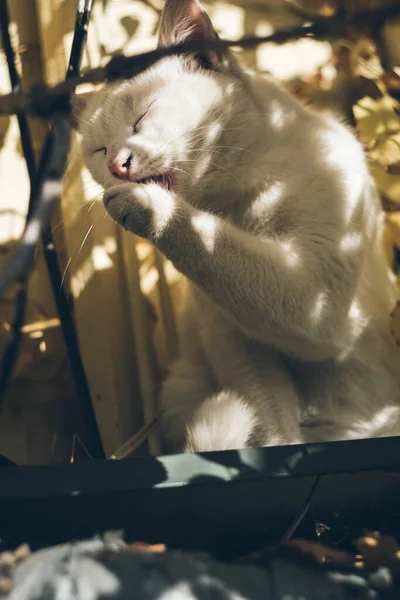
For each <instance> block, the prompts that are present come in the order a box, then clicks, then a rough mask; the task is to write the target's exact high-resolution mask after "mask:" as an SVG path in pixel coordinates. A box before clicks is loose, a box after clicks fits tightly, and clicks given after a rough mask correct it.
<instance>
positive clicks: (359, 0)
mask: <svg viewBox="0 0 400 600" xmlns="http://www.w3.org/2000/svg"><path fill="white" fill-rule="evenodd" d="M396 2H398V0H345V2H344V4H345V7H346V12H347V14H348V16H352V15H355V14H357V13H359V12H364V11H369V10H377V9H379V8H384V7H385V6H390V5H391V4H396Z"/></svg>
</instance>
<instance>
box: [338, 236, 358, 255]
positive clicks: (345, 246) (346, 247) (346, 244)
mask: <svg viewBox="0 0 400 600" xmlns="http://www.w3.org/2000/svg"><path fill="white" fill-rule="evenodd" d="M361 242H362V237H361V234H360V233H358V232H353V233H347V234H346V235H345V236H343V238H342V240H341V242H340V244H339V247H340V249H341V250H342V252H354V251H355V250H358V249H359V248H360V246H361Z"/></svg>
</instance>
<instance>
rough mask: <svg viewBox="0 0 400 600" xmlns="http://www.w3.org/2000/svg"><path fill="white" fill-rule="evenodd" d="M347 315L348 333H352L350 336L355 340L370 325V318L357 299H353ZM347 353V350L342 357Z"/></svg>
mask: <svg viewBox="0 0 400 600" xmlns="http://www.w3.org/2000/svg"><path fill="white" fill-rule="evenodd" d="M347 316H348V320H347V325H348V333H349V334H350V338H351V339H352V340H353V341H354V340H356V339H357V338H358V337H359V336H360V335H361V334H362V332H363V331H364V329H365V327H366V326H367V325H368V322H369V318H368V317H367V316H366V315H365V313H364V311H363V310H362V309H361V307H360V304H359V302H358V301H357V300H353V302H352V304H351V306H350V310H349V312H348V315H347ZM346 354H347V351H346V353H345V354H343V357H341V358H345V357H346Z"/></svg>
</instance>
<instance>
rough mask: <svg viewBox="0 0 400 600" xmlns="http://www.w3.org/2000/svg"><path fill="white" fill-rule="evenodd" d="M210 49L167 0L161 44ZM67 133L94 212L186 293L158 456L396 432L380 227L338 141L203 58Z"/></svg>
mask: <svg viewBox="0 0 400 600" xmlns="http://www.w3.org/2000/svg"><path fill="white" fill-rule="evenodd" d="M215 37H217V36H216V33H215V31H214V30H213V28H212V25H211V22H210V20H209V18H208V17H207V15H206V14H205V12H204V11H203V9H202V7H201V6H200V4H199V3H198V2H197V0H167V2H166V5H165V9H164V13H163V17H162V24H161V33H160V44H162V45H170V44H174V43H179V42H183V41H186V40H189V39H208V38H215ZM80 129H81V133H82V136H83V140H82V148H83V154H84V159H85V161H86V164H87V165H88V167H89V169H90V171H91V173H92V174H93V176H94V178H95V179H96V180H97V181H98V182H99V183H101V184H102V185H103V186H104V188H105V190H106V191H105V194H104V204H105V206H106V208H107V211H108V212H109V214H110V215H111V216H112V218H113V219H115V221H116V222H117V223H119V224H120V225H121V226H123V227H124V228H125V229H127V230H129V231H132V232H134V233H136V234H138V235H139V236H142V237H143V238H146V239H147V240H150V241H151V242H152V243H153V244H154V245H155V246H157V248H158V249H159V250H160V251H161V252H163V253H164V255H165V256H166V257H167V258H168V259H169V260H171V261H172V262H173V264H174V265H175V267H176V268H177V269H178V270H179V271H180V272H181V273H183V274H184V275H185V276H186V277H187V278H188V280H189V282H190V293H189V296H188V299H187V303H186V309H185V311H184V314H183V315H182V319H181V323H180V357H179V358H178V360H177V361H176V362H175V364H174V365H173V366H172V368H171V371H170V374H169V377H168V378H167V381H166V382H165V384H164V387H163V390H162V394H161V410H162V422H163V427H164V432H165V436H166V440H167V443H168V444H167V448H168V449H169V450H181V449H185V450H186V451H207V450H220V449H229V448H242V447H246V446H250V445H253V446H254V445H259V446H266V445H275V444H293V443H297V442H302V441H308V442H309V441H321V440H339V439H350V438H360V437H373V436H381V435H397V434H399V433H400V418H399V417H400V393H399V367H398V364H397V363H398V356H397V353H396V346H395V344H394V342H393V340H392V337H391V335H390V332H389V328H390V319H389V313H390V311H391V309H392V307H393V305H394V303H395V300H396V288H395V284H394V280H393V277H392V275H391V274H390V270H389V268H388V266H387V264H386V261H385V258H384V256H383V252H382V249H381V234H382V221H383V214H382V212H381V208H380V203H379V199H378V197H377V193H376V191H375V188H374V185H373V183H372V181H371V177H370V175H369V173H368V168H367V163H366V160H365V157H364V153H363V149H362V147H361V145H360V144H359V143H358V142H357V141H356V139H355V137H354V136H353V135H352V134H351V133H350V132H349V131H348V130H347V129H346V128H345V127H344V126H342V125H341V124H339V123H338V122H336V121H335V120H334V119H333V118H332V117H329V116H326V115H322V114H318V113H314V112H312V111H310V110H309V109H308V108H305V107H304V106H302V105H300V104H299V103H298V102H297V101H296V100H295V99H293V98H292V97H290V96H289V95H288V94H286V93H285V92H283V91H282V90H281V89H279V88H278V87H277V86H276V85H275V84H274V83H272V82H270V81H267V80H266V79H265V78H261V77H259V76H256V75H254V74H252V73H247V72H245V71H244V70H241V69H240V68H239V66H238V65H237V63H236V61H235V60H234V58H233V56H232V55H231V54H224V55H220V54H219V53H216V52H213V53H208V54H205V55H204V56H196V57H188V56H185V57H171V58H165V59H163V60H161V61H160V62H158V63H157V64H155V65H154V66H152V67H151V68H149V69H148V70H147V71H145V72H144V73H143V74H141V75H140V76H138V77H135V78H133V79H132V80H129V81H125V82H123V83H118V84H116V85H113V86H112V87H107V88H105V89H104V90H102V91H100V92H98V93H96V94H95V97H94V98H93V99H92V100H91V102H90V103H89V105H88V106H87V107H86V109H85V112H84V114H83V117H82V120H81V125H80Z"/></svg>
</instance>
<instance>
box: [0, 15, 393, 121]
mask: <svg viewBox="0 0 400 600" xmlns="http://www.w3.org/2000/svg"><path fill="white" fill-rule="evenodd" d="M399 15H400V5H399V4H396V5H394V6H390V7H386V8H384V9H381V10H377V11H375V12H363V13H359V14H357V15H355V16H352V17H351V18H349V19H343V18H341V17H332V18H327V19H324V20H323V21H318V22H315V23H312V24H311V25H302V26H298V27H295V28H292V29H284V30H281V31H277V32H275V33H273V34H272V35H266V36H261V37H260V36H249V37H243V38H242V39H240V40H207V41H202V40H196V41H190V42H186V43H184V44H179V45H177V46H171V47H169V48H157V49H156V50H152V51H150V52H144V53H142V54H137V55H134V56H115V57H114V58H112V59H111V60H110V62H109V63H108V64H107V65H105V66H104V67H97V68H95V69H91V70H90V71H88V72H87V73H85V74H84V75H83V76H82V77H71V78H69V79H68V80H67V81H63V82H61V83H59V84H58V85H55V86H54V87H48V86H40V87H37V88H36V89H34V90H32V91H31V92H30V93H22V92H17V93H14V94H6V95H3V96H0V114H13V113H15V112H24V111H26V112H31V113H33V114H36V115H38V116H43V117H46V116H48V115H49V114H51V112H52V111H54V110H55V108H56V107H57V105H58V103H59V102H61V101H62V100H63V99H64V98H65V96H66V95H67V94H69V93H71V92H73V91H74V90H75V89H76V88H77V87H78V86H79V85H81V84H86V83H91V84H98V83H102V82H103V81H105V80H108V81H114V80H117V79H126V78H129V77H133V76H135V75H138V74H139V73H141V72H143V71H144V70H146V69H147V68H148V67H150V66H151V65H153V64H154V63H156V62H157V61H159V60H160V59H162V58H164V57H166V56H171V55H174V54H193V53H199V52H205V51H212V50H214V51H216V50H227V49H229V48H237V47H240V48H254V47H256V46H258V45H260V44H263V43H275V44H283V43H285V42H288V41H292V40H297V39H300V38H305V37H309V38H313V39H326V38H330V37H331V38H338V37H341V36H343V35H344V34H345V32H346V30H347V28H348V27H349V26H366V25H372V24H373V25H375V26H376V24H377V22H379V21H382V22H383V21H385V20H386V19H390V18H393V17H396V16H399Z"/></svg>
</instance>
